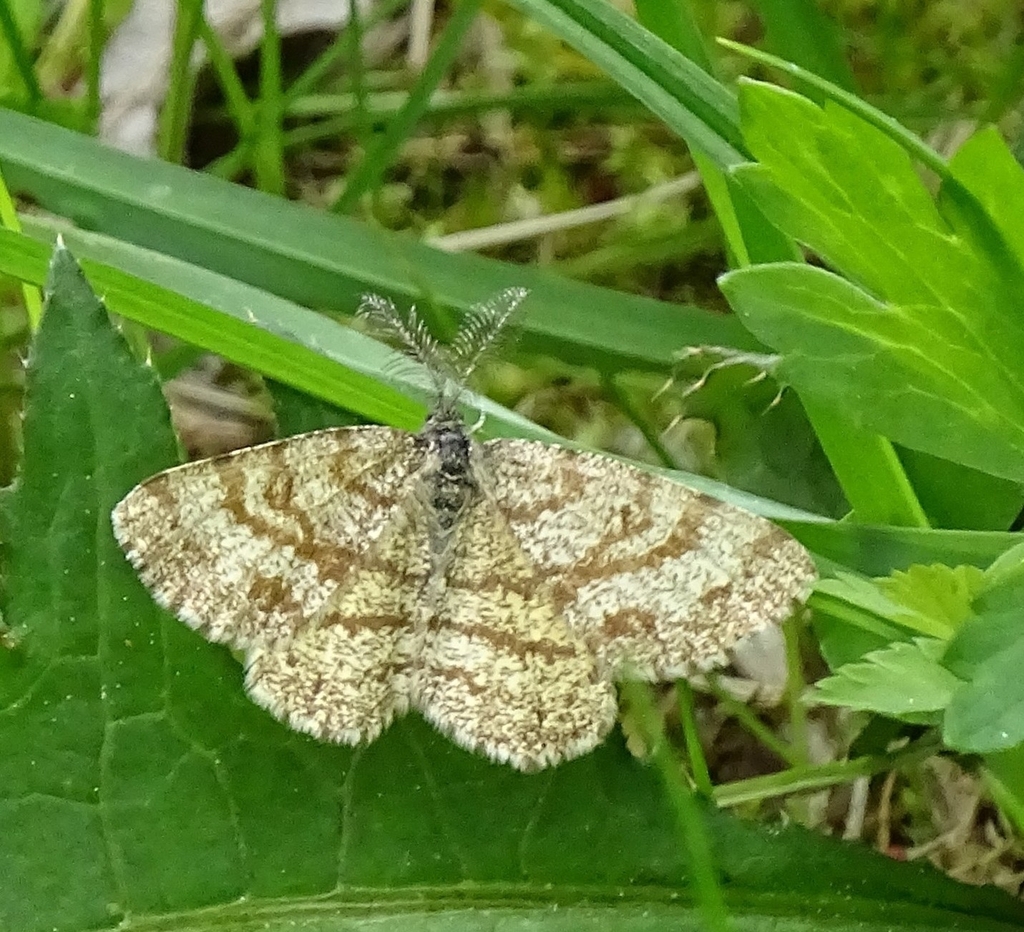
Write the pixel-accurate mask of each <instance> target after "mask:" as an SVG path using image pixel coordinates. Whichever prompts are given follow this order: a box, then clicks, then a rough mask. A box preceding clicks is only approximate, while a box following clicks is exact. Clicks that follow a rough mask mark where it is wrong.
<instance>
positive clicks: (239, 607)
mask: <svg viewBox="0 0 1024 932" xmlns="http://www.w3.org/2000/svg"><path fill="white" fill-rule="evenodd" d="M417 463H418V459H417V454H416V450H415V446H414V440H413V437H412V436H411V435H410V434H406V433H404V432H402V431H398V430H393V429H390V428H386V427H359V428H337V429H331V430H322V431H317V432H315V433H311V434H304V435H301V436H298V437H290V438H287V439H285V440H279V441H276V442H274V443H268V444H264V445H262V446H258V447H250V448H247V449H243V450H238V451H236V452H234V453H228V454H226V455H224V456H218V457H214V458H213V459H208V460H203V461H201V462H196V463H188V464H186V465H184V466H179V467H177V468H175V469H169V470H167V471H166V472H162V473H160V474H158V475H156V476H154V477H153V478H151V479H149V480H147V481H146V482H143V483H142V484H140V485H138V486H136V488H134V489H133V490H132V491H131V492H129V493H128V495H126V496H125V498H124V499H122V501H121V502H120V503H119V504H118V505H117V506H116V507H115V508H114V511H113V514H112V515H111V522H112V524H113V528H114V534H115V536H116V537H117V540H118V543H120V545H121V547H122V549H123V550H124V551H125V554H126V555H127V557H128V559H129V560H130V561H131V562H132V564H134V566H135V568H136V570H137V571H138V573H139V576H140V577H141V579H142V581H143V582H144V583H145V585H146V586H147V587H148V588H149V590H150V591H151V592H152V594H153V596H154V598H155V599H156V600H157V601H158V602H159V603H160V604H161V605H163V606H165V607H166V608H168V609H170V610H171V611H172V612H174V613H175V614H176V615H177V616H178V617H179V618H181V619H182V620H183V621H185V622H186V623H187V624H189V625H190V626H191V627H193V628H196V629H197V630H198V631H200V632H201V633H202V634H203V636H204V637H206V638H208V639H209V640H211V641H217V642H224V643H227V644H230V645H231V646H233V647H238V648H244V647H248V646H249V645H252V644H258V643H274V642H278V641H286V640H288V639H289V638H290V637H292V636H293V635H294V633H295V631H296V630H297V629H298V628H299V627H301V626H302V625H303V623H304V622H305V621H307V620H309V619H311V618H314V617H316V615H317V614H318V613H319V612H321V611H322V610H323V609H324V606H325V605H326V604H327V603H328V602H329V600H330V599H331V598H332V596H333V595H334V593H335V592H336V591H337V589H338V586H339V584H340V583H341V582H342V580H343V579H344V578H345V576H346V574H347V573H348V572H349V571H350V570H351V569H352V567H353V565H355V564H356V563H357V562H358V559H359V557H360V556H361V555H362V554H363V553H365V552H366V550H367V549H368V548H369V547H370V546H371V545H372V544H373V542H374V541H375V540H376V539H377V538H378V537H379V536H380V535H381V533H382V532H383V530H384V528H385V526H386V525H387V523H388V521H389V519H390V518H391V516H392V514H393V512H394V509H395V507H396V503H398V502H400V501H401V500H402V497H403V489H404V487H405V485H406V484H407V482H408V481H409V479H410V474H411V473H413V472H415V469H416V468H417Z"/></svg>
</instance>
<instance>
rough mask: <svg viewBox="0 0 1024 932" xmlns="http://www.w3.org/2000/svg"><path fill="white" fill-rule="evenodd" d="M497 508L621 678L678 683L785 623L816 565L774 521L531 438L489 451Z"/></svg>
mask: <svg viewBox="0 0 1024 932" xmlns="http://www.w3.org/2000/svg"><path fill="white" fill-rule="evenodd" d="M482 460H483V469H484V470H485V471H486V473H487V475H488V476H489V477H490V483H491V484H492V486H493V489H494V496H495V504H496V506H497V507H498V509H499V510H500V511H501V512H502V514H503V515H504V516H505V518H506V519H507V521H508V525H509V527H510V528H511V530H512V533H513V534H514V535H515V537H516V539H517V540H518V541H519V544H520V546H521V547H522V549H523V551H524V552H525V553H526V555H527V556H528V557H529V559H530V561H531V562H532V563H533V565H534V566H535V567H536V570H537V573H538V575H539V576H540V577H541V578H546V579H549V580H551V581H552V582H553V583H554V585H555V590H554V591H555V602H554V608H555V609H556V610H557V611H558V612H560V613H561V614H562V615H563V616H564V618H565V619H566V621H567V622H568V623H569V625H570V626H571V627H572V628H573V630H574V631H575V632H577V633H578V634H579V636H580V637H582V638H583V639H584V641H586V643H587V644H588V645H590V647H591V648H592V650H593V651H594V653H595V655H596V656H597V658H598V661H599V663H600V665H601V667H602V669H604V670H606V671H608V672H609V674H610V675H612V676H618V675H620V674H623V673H627V672H628V673H630V674H632V675H638V676H642V677H646V678H650V679H663V678H666V679H667V678H675V677H679V676H683V675H686V674H687V673H692V672H693V671H695V670H698V669H704V668H706V667H708V666H711V665H712V664H714V663H716V662H721V661H722V660H723V659H724V657H725V652H726V651H727V650H729V648H731V647H732V646H734V645H735V644H736V643H737V642H738V641H739V640H741V639H742V638H743V637H745V636H746V635H748V634H751V633H753V632H754V631H757V630H759V629H761V628H763V627H765V626H766V625H769V624H771V623H773V622H780V621H782V620H783V619H784V618H785V617H786V616H787V615H788V614H789V613H790V612H791V611H792V609H793V602H794V600H796V599H799V598H802V597H804V596H805V595H806V594H807V591H808V590H809V588H810V584H811V582H812V580H813V579H814V576H815V570H814V566H813V564H812V562H811V560H810V557H809V556H808V554H807V552H806V551H805V550H804V548H803V547H802V546H800V544H798V543H797V542H796V541H795V540H793V538H792V537H790V536H789V535H788V534H787V533H786V532H785V531H783V530H781V529H780V528H778V527H776V526H775V525H774V524H772V523H771V522H769V521H766V520H765V519H763V518H760V517H758V516H756V515H753V514H750V513H749V512H747V511H743V510H742V509H739V508H735V507H732V506H730V505H727V504H725V503H723V502H719V501H718V500H717V499H713V498H710V497H708V496H706V495H703V494H701V493H699V492H696V491H693V490H692V489H688V488H686V487H685V486H682V485H679V484H678V483H675V482H672V481H671V480H669V479H665V478H662V477H660V476H655V475H652V474H650V473H646V472H643V471H641V470H639V469H636V468H634V467H632V466H627V465H626V464H624V463H620V462H618V461H616V460H612V459H609V458H607V457H603V456H597V455H594V454H589V453H578V452H575V451H572V450H567V449H564V448H560V447H552V446H548V445H546V444H541V443H537V442H535V441H528V440H494V441H491V442H489V443H487V444H485V445H484V447H483V457H482Z"/></svg>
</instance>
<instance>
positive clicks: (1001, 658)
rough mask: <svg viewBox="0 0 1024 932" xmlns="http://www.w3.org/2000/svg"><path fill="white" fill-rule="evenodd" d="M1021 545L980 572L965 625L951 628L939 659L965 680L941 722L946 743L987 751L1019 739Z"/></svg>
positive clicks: (1023, 655)
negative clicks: (953, 630) (978, 589)
mask: <svg viewBox="0 0 1024 932" xmlns="http://www.w3.org/2000/svg"><path fill="white" fill-rule="evenodd" d="M1022 555H1024V548H1022V547H1020V546H1018V547H1014V548H1013V549H1012V550H1010V551H1008V552H1007V553H1005V554H1003V556H1002V557H1000V558H999V559H998V560H996V561H995V562H994V563H993V565H992V566H991V567H989V569H988V570H987V571H986V573H985V577H984V583H985V589H984V590H983V591H982V592H981V593H980V594H979V595H978V597H977V598H976V599H975V601H974V606H973V609H974V615H975V617H974V618H973V619H972V621H971V622H970V623H968V624H967V625H964V627H963V628H962V629H961V630H960V631H958V632H957V636H956V637H955V638H954V639H953V641H952V643H950V645H949V648H948V650H947V651H946V653H945V655H944V656H943V663H944V664H945V665H946V667H947V668H949V669H950V670H952V671H953V672H955V673H956V674H957V675H958V676H960V677H963V678H964V679H966V680H968V683H967V685H965V686H964V687H963V688H962V689H961V690H960V691H959V692H958V693H957V694H956V696H955V697H954V699H953V702H952V703H951V704H950V707H949V709H948V711H947V713H946V717H945V720H944V722H943V738H944V739H945V741H946V743H947V744H949V745H950V747H953V748H956V749H957V750H962V751H974V752H979V753H987V752H991V751H1004V750H1007V749H1009V748H1013V747H1015V746H1017V745H1018V744H1021V743H1022V742H1024V679H1022V677H1021V675H1020V671H1021V669H1022V665H1024V559H1022Z"/></svg>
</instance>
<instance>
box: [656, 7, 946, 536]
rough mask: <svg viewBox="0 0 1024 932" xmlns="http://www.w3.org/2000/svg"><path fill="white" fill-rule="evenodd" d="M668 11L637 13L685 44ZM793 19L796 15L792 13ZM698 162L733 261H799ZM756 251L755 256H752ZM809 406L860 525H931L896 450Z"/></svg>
mask: <svg viewBox="0 0 1024 932" xmlns="http://www.w3.org/2000/svg"><path fill="white" fill-rule="evenodd" d="M670 6H672V8H673V9H674V8H675V7H674V6H673V5H670ZM664 9H665V8H664V7H663V6H662V5H659V4H655V5H654V8H653V9H652V8H651V5H650V4H646V5H640V6H638V8H637V12H638V15H639V16H640V18H641V21H642V22H645V25H653V26H654V27H657V28H660V29H663V30H665V33H663V35H662V38H664V39H666V40H668V41H669V42H670V43H673V44H675V42H674V41H673V40H676V41H678V42H681V41H684V40H685V39H686V35H685V33H684V32H682V31H681V27H680V24H679V23H678V22H677V21H676V20H675V19H673V18H666V16H665V12H664ZM775 12H776V13H777V14H779V15H781V13H782V11H778V10H776V11H775ZM803 13H804V15H805V16H809V14H808V11H806V10H804V11H803ZM645 14H646V18H645ZM790 15H796V14H795V13H793V12H792V11H791V13H790ZM790 25H791V26H792V25H793V23H792V22H791V23H790ZM801 34H802V33H801ZM676 47H677V48H679V47H680V46H678V45H677V46H676ZM680 50H682V49H680ZM693 158H694V162H695V163H696V164H697V166H698V168H699V169H700V172H701V177H702V178H703V179H704V183H705V189H706V190H707V192H708V195H709V197H710V198H711V200H712V205H713V207H714V209H715V213H716V215H717V216H718V217H719V218H720V220H721V223H722V230H723V232H724V233H725V235H726V242H727V244H728V246H729V251H730V254H731V256H732V258H733V260H734V262H736V263H737V264H738V265H739V266H740V267H742V266H744V265H747V264H749V262H750V261H751V259H752V258H753V259H754V260H755V261H758V262H770V261H786V260H792V259H793V258H795V255H794V254H795V252H796V247H795V245H794V244H793V242H792V241H791V240H790V239H789V238H788V237H786V236H785V235H784V234H783V233H781V232H780V231H779V230H778V229H777V228H776V227H775V226H774V225H773V224H771V223H770V222H769V221H768V220H767V218H766V217H765V216H764V214H763V213H762V212H761V210H760V209H759V208H758V207H757V205H755V204H754V203H753V202H752V201H751V200H750V199H749V198H748V197H747V195H746V194H745V192H743V191H742V189H741V188H737V186H736V185H734V184H733V183H731V181H730V179H729V178H728V176H723V175H722V173H721V172H720V170H719V169H718V168H717V167H716V166H714V164H713V163H712V162H711V160H710V159H709V158H706V157H704V156H703V154H702V153H701V152H699V151H697V150H695V151H694V152H693ZM736 197H739V198H741V201H742V205H741V206H742V207H743V210H742V212H738V210H737V204H736V201H735V198H736ZM748 244H750V245H749V246H748ZM752 251H754V253H755V255H754V256H752V255H751V253H752ZM804 407H805V410H807V412H808V416H809V417H810V419H811V423H812V424H813V426H814V428H815V432H816V433H817V434H818V436H819V439H820V440H821V443H822V446H823V448H824V450H825V454H826V456H828V458H829V461H830V463H831V464H832V467H833V469H834V470H835V472H836V476H837V478H838V479H839V481H840V485H841V486H842V488H843V492H844V494H845V495H846V498H847V501H849V502H850V503H851V504H853V503H856V505H855V512H856V513H857V515H858V518H859V519H860V520H862V521H865V522H867V523H879V524H884V523H893V524H908V525H921V526H927V520H926V519H925V517H924V512H923V510H922V509H921V506H920V504H919V503H918V502H917V499H916V496H915V495H914V492H913V489H912V488H911V486H910V483H909V482H908V481H907V478H906V474H905V472H904V471H903V468H902V466H901V465H900V463H899V460H898V459H897V458H896V454H895V451H894V450H893V448H892V445H891V444H890V443H889V442H888V441H887V440H886V439H885V438H884V437H881V436H880V435H877V434H871V433H869V432H867V431H862V430H856V429H854V428H852V427H850V425H845V424H844V425H841V426H840V425H838V424H837V421H836V417H835V416H834V415H832V414H830V413H827V412H820V413H819V414H818V416H815V412H814V408H813V407H812V406H810V405H807V404H805V406H804ZM865 467H866V468H865ZM879 478H884V479H885V480H887V481H884V482H883V483H882V484H881V486H880V488H882V489H883V490H885V494H882V495H878V487H876V486H875V485H874V484H873V483H874V482H875V481H876V480H878V479H879ZM858 506H859V507H858Z"/></svg>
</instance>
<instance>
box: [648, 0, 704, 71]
mask: <svg viewBox="0 0 1024 932" xmlns="http://www.w3.org/2000/svg"><path fill="white" fill-rule="evenodd" d="M633 5H634V6H635V7H636V18H637V19H638V20H639V21H640V22H641V23H643V25H644V26H645V27H646V28H647V29H650V30H651V32H653V33H654V34H655V35H656V36H660V37H661V38H662V39H664V40H665V41H666V42H667V43H668V44H669V45H671V46H672V48H674V49H678V50H679V51H680V52H682V53H683V54H684V55H685V56H686V57H687V58H688V59H690V61H692V62H693V63H694V64H695V65H698V66H699V67H700V68H702V69H703V70H704V71H706V72H707V73H708V74H713V73H714V65H713V63H712V61H711V52H710V49H709V48H708V44H707V42H705V41H704V35H703V33H701V31H700V27H699V26H698V25H697V18H696V17H695V16H694V15H693V9H692V6H691V2H690V0H671V2H668V3H666V2H665V0H636V2H635V3H634V4H633Z"/></svg>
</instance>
